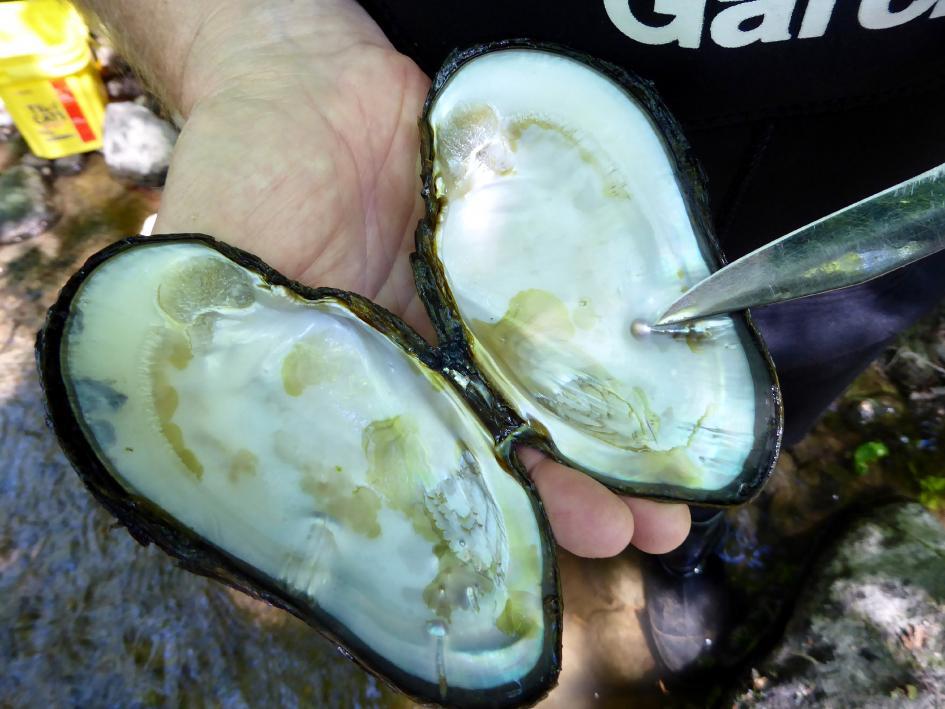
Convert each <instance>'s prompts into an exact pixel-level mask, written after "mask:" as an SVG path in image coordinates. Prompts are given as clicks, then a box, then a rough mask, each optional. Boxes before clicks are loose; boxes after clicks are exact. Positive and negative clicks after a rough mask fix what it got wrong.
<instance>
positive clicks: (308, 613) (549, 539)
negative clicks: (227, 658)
mask: <svg viewBox="0 0 945 709" xmlns="http://www.w3.org/2000/svg"><path fill="white" fill-rule="evenodd" d="M169 242H171V243H174V242H177V243H200V244H202V245H204V246H207V247H209V248H211V249H213V250H214V251H216V252H218V253H220V254H222V255H223V256H225V257H226V258H228V259H229V260H231V261H232V262H234V263H236V264H237V265H239V266H241V267H242V268H245V269H247V270H250V271H252V272H253V273H255V274H257V275H258V276H260V277H261V278H262V279H263V280H264V281H265V282H266V283H268V284H269V285H272V286H282V287H285V288H287V289H288V290H290V291H292V292H293V293H295V294H296V295H298V296H300V297H302V298H303V299H305V300H309V301H314V300H321V299H327V298H330V299H334V300H338V301H341V302H342V303H343V304H344V305H345V306H346V307H348V308H349V309H350V311H351V312H352V313H353V314H354V315H355V316H357V317H358V318H359V319H361V320H362V321H363V322H365V323H366V324H367V325H369V326H371V327H373V328H374V329H375V330H377V331H379V332H380V333H381V334H382V335H385V336H386V337H388V338H389V339H390V340H392V341H393V342H394V343H395V344H396V345H398V346H399V347H400V348H401V349H403V350H404V352H405V353H406V354H408V355H412V356H414V357H416V358H417V359H418V360H419V361H421V362H422V363H423V364H425V365H426V366H427V367H428V368H430V369H432V370H434V371H437V372H439V373H440V374H441V375H443V376H444V378H445V379H447V380H448V381H449V382H450V385H451V386H453V387H454V389H455V390H457V391H458V393H459V394H460V396H462V395H463V392H462V391H461V390H459V388H458V386H457V385H456V384H455V382H454V381H453V379H452V377H451V376H450V375H449V374H448V373H446V372H444V371H442V370H441V369H440V368H438V367H437V366H435V364H433V363H435V361H436V357H435V351H434V350H433V348H432V347H431V346H430V345H429V344H428V343H426V341H425V340H423V338H421V337H420V335H418V334H417V333H416V332H415V331H414V330H413V329H412V328H410V326H409V325H407V324H406V323H404V322H403V321H402V320H400V318H398V317H397V316H395V315H393V314H392V313H390V312H388V311H387V310H386V309H384V308H382V307H381V306H379V305H376V304H374V303H372V302H371V301H369V300H367V299H365V298H363V297H362V296H359V295H357V294H354V293H349V292H347V291H341V290H337V289H334V288H309V287H307V286H304V285H302V284H300V283H297V282H295V281H292V280H290V279H288V278H286V277H285V276H283V275H282V274H281V273H279V272H278V271H276V270H275V269H273V268H272V267H271V266H269V265H268V264H266V263H265V262H263V261H262V260H261V259H259V258H258V257H256V256H254V255H253V254H251V253H248V252H246V251H243V250H242V249H239V248H236V247H234V246H230V245H228V244H225V243H223V242H220V241H218V240H216V239H214V238H213V237H210V236H207V235H204V234H167V235H159V236H150V237H140V236H135V237H128V238H125V239H122V240H119V241H117V242H115V243H113V244H111V245H109V246H107V247H105V248H104V249H102V250H100V251H98V252H96V253H95V254H93V255H92V256H90V257H89V259H88V260H87V261H86V262H85V264H84V265H83V266H82V267H81V268H80V269H79V270H78V271H77V272H76V273H75V274H73V275H72V277H71V278H70V279H69V281H68V282H67V283H66V284H65V286H63V288H62V290H61V291H60V293H59V296H58V297H57V299H56V302H55V304H54V305H53V306H52V307H51V308H50V309H49V311H48V312H47V315H46V321H45V324H44V326H43V328H42V329H41V330H40V331H39V333H38V336H37V340H36V363H37V367H38V369H39V376H40V384H41V386H42V389H43V392H44V394H45V397H44V399H45V406H46V421H47V424H48V425H49V426H50V427H51V428H52V429H53V431H54V432H55V434H56V436H57V438H58V440H59V444H60V446H61V447H62V449H63V451H64V452H65V454H66V457H67V458H68V459H69V462H70V463H71V464H72V467H73V468H74V469H75V471H76V473H77V474H78V475H79V478H80V479H81V480H82V482H83V483H84V484H85V486H86V487H87V488H88V489H89V491H90V492H91V493H92V495H93V497H95V499H96V500H97V501H98V502H99V503H100V504H101V505H102V506H103V507H105V509H106V510H108V512H110V513H111V514H112V515H113V516H114V517H115V518H117V519H118V520H119V522H120V523H121V524H122V525H124V526H125V527H126V528H127V530H128V532H129V533H130V534H131V536H132V537H134V539H135V540H136V541H138V542H139V543H140V544H142V545H144V546H147V545H148V544H149V543H154V544H156V545H157V546H158V547H160V548H161V549H162V550H163V551H164V552H165V553H167V554H168V555H169V556H171V557H173V558H174V559H175V560H176V562H177V564H178V566H180V567H181V568H183V569H185V570H187V571H190V572H192V573H196V574H198V575H201V576H205V577H208V578H211V579H214V580H216V581H220V582H222V583H224V584H226V585H228V586H231V587H233V588H235V589H237V590H239V591H241V592H243V593H246V594H248V595H250V596H252V597H254V598H258V599H260V600H263V601H265V602H267V603H269V604H271V605H273V606H276V607H278V608H281V609H283V610H285V611H288V612H289V613H291V614H292V615H294V616H296V617H297V618H299V619H301V620H302V621H304V622H305V623H306V624H308V625H309V626H311V627H312V628H314V629H315V630H316V631H318V632H319V633H320V634H321V635H323V636H324V637H325V638H327V639H328V640H329V641H330V642H332V643H334V644H335V645H336V646H338V648H339V650H340V651H341V652H342V653H343V654H345V655H346V656H349V657H350V658H351V659H353V660H354V661H355V662H356V663H357V664H358V665H360V666H361V667H362V668H363V669H365V670H366V671H368V672H370V673H371V674H373V675H375V676H377V677H379V678H380V679H381V680H382V681H384V682H385V683H387V684H388V685H389V686H391V687H392V688H394V689H395V690H396V691H398V692H400V693H403V694H406V695H407V696H409V697H410V698H411V699H413V700H414V701H418V702H427V703H428V702H436V703H447V704H459V705H463V706H471V707H472V706H521V705H526V704H533V703H535V702H537V701H539V700H540V699H541V698H542V697H544V696H546V695H547V694H548V692H550V691H551V689H552V688H554V686H555V685H556V683H557V677H558V674H559V673H560V669H561V640H562V638H561V635H562V604H561V589H560V578H559V572H558V565H557V556H556V553H555V545H554V537H553V535H552V533H551V528H550V525H549V523H548V519H547V515H546V513H545V511H544V506H543V505H542V502H541V499H540V497H539V496H538V494H537V490H536V489H535V487H534V484H533V483H532V482H531V480H529V479H528V477H527V475H526V473H525V469H524V467H523V466H522V465H521V463H520V462H519V461H518V459H517V458H515V457H514V456H512V455H511V454H508V455H505V456H504V457H503V456H501V455H500V454H499V451H498V450H497V451H496V458H497V459H499V460H500V461H502V460H505V462H506V463H507V472H510V474H512V475H513V477H515V478H516V480H517V482H518V483H519V484H520V485H521V486H522V487H523V488H524V490H525V493H526V495H527V497H528V498H529V501H530V502H531V504H532V508H533V511H534V513H535V518H536V520H537V524H538V528H539V533H540V535H541V536H542V537H543V542H544V543H543V547H544V548H543V553H542V563H543V567H544V568H543V572H542V597H543V604H542V607H543V614H544V629H545V634H544V638H543V640H542V649H541V655H540V657H539V660H538V662H537V663H536V664H535V666H534V668H533V669H532V670H531V671H530V672H529V673H528V674H527V675H526V676H525V677H523V678H521V679H520V680H515V681H510V682H507V683H505V684H503V685H500V686H497V687H491V688H485V689H462V688H452V689H449V690H448V691H447V693H446V694H445V695H441V694H440V688H439V686H438V685H437V684H435V683H433V682H427V681H425V680H422V679H420V678H418V677H415V676H413V675H408V674H407V673H405V672H403V671H401V670H399V669H398V668H397V666H396V665H395V664H394V663H393V662H391V661H389V660H387V659H386V658H384V657H382V656H381V655H379V654H377V653H375V652H374V651H373V650H372V649H371V648H370V646H368V645H367V642H366V641H362V640H361V639H359V638H358V637H357V636H355V635H354V634H353V633H350V632H348V631H347V630H346V629H345V627H344V625H343V623H341V622H340V621H338V620H336V619H335V618H333V617H332V616H331V615H330V614H328V613H327V611H324V610H322V609H321V607H320V606H318V604H317V603H314V602H311V601H307V600H306V599H305V598H304V597H302V596H301V595H300V594H296V593H293V592H292V590H291V589H290V588H289V587H288V586H287V584H284V583H282V582H280V581H278V580H276V579H274V578H272V577H270V576H268V575H266V574H263V573H261V572H260V571H258V570H257V569H254V568H252V567H251V566H250V565H249V564H247V563H246V562H244V561H241V560H240V559H238V558H236V557H235V556H233V555H231V554H229V553H227V552H226V551H224V550H223V549H221V548H219V547H217V546H216V545H214V544H212V543H211V542H209V541H208V540H206V539H204V538H202V537H201V536H200V535H198V534H197V533H196V532H194V531H193V530H190V529H188V528H186V527H185V526H184V525H183V524H181V523H180V522H177V521H176V520H174V518H173V516H172V515H170V514H169V513H167V512H165V511H164V510H163V509H161V508H160V507H158V506H157V505H155V504H153V503H151V502H149V501H148V500H147V499H145V498H143V497H139V496H137V495H134V494H133V493H131V492H129V491H127V490H126V489H125V488H124V487H122V486H121V484H120V483H119V482H118V481H117V480H115V478H114V477H113V476H112V475H111V473H110V472H109V471H108V468H107V466H106V465H105V464H103V463H102V462H101V461H100V460H99V458H98V456H97V455H96V454H95V451H94V449H93V447H92V445H91V443H90V442H89V441H88V440H87V439H86V437H85V435H84V433H83V431H82V429H81V426H80V424H79V422H78V419H77V417H76V415H75V413H74V411H73V409H72V405H71V403H70V400H69V393H68V385H67V384H66V382H65V379H64V377H63V372H62V366H61V357H60V352H61V348H62V339H63V334H64V332H65V327H66V324H67V322H68V317H69V314H70V311H71V305H72V302H73V299H74V298H75V296H76V295H77V294H78V292H79V291H80V290H81V287H82V285H83V283H84V282H85V280H86V278H88V277H89V276H90V275H91V274H92V273H93V272H94V271H95V270H96V269H97V268H98V267H99V266H101V265H102V264H103V263H105V262H106V261H107V260H109V259H110V258H112V257H114V256H117V255H119V254H121V253H123V252H125V251H127V250H129V249H132V248H136V247H141V246H154V245H157V244H161V243H169ZM477 415H478V413H477ZM509 469H511V470H509Z"/></svg>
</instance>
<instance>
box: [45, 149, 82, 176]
mask: <svg viewBox="0 0 945 709" xmlns="http://www.w3.org/2000/svg"><path fill="white" fill-rule="evenodd" d="M88 158H89V154H88V153H79V154H78V155H67V156H65V157H64V158H56V159H55V160H53V161H52V171H53V174H54V175H56V176H57V177H63V176H69V175H78V174H79V173H80V172H82V170H83V169H84V168H85V164H86V162H88Z"/></svg>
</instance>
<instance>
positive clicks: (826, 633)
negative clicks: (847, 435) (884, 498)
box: [730, 503, 945, 708]
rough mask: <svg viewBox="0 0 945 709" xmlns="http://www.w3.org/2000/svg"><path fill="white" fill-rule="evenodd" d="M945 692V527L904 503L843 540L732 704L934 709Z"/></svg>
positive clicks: (865, 521)
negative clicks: (782, 635)
mask: <svg viewBox="0 0 945 709" xmlns="http://www.w3.org/2000/svg"><path fill="white" fill-rule="evenodd" d="M943 686H945V529H943V528H942V526H941V525H940V524H939V522H938V521H937V520H936V519H935V517H933V516H932V515H931V514H929V513H928V512H927V511H926V510H925V509H924V508H923V507H922V506H921V505H918V504H915V503H908V504H907V503H899V504H893V505H887V506H884V507H881V508H879V509H877V510H875V511H873V512H872V513H870V514H869V515H867V516H865V517H861V518H859V519H858V520H857V521H856V522H854V523H853V524H852V525H851V526H850V527H849V528H848V529H847V531H846V532H845V533H843V534H842V536H841V537H840V538H839V539H838V540H837V543H836V545H835V546H834V548H833V549H832V550H831V551H829V552H828V553H827V555H826V556H825V557H824V558H823V559H822V560H821V561H820V562H819V564H818V565H817V567H816V568H815V570H814V573H813V575H812V577H811V582H810V584H809V585H808V587H807V589H806V590H805V591H804V593H803V594H802V596H801V599H800V602H799V603H798V606H797V609H796V610H795V613H794V616H793V618H792V619H791V621H790V622H789V623H788V626H787V629H786V631H785V635H784V638H783V639H782V640H781V642H780V644H779V646H778V647H777V648H776V649H775V650H774V652H773V653H772V654H771V655H770V656H769V657H768V658H767V659H766V660H765V661H764V662H763V663H762V664H761V665H760V666H758V667H757V669H755V670H752V677H751V678H750V680H749V686H748V688H747V689H742V691H740V692H739V693H738V694H736V695H735V696H734V697H733V698H732V701H731V703H730V705H732V706H736V707H771V708H776V707H797V706H802V707H815V706H816V707H821V706H837V707H839V706H844V707H846V706H856V707H886V706H888V707H894V706H896V707H898V706H902V705H903V704H904V701H905V700H910V703H909V706H916V707H934V706H939V704H938V703H937V702H939V701H940V694H941V690H940V688H941V687H943Z"/></svg>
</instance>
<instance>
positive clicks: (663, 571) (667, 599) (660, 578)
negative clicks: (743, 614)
mask: <svg viewBox="0 0 945 709" xmlns="http://www.w3.org/2000/svg"><path fill="white" fill-rule="evenodd" d="M691 513H692V530H691V531H690V533H689V536H688V537H687V538H686V541H685V542H683V544H682V546H680V547H679V548H678V549H676V550H674V551H672V552H670V553H668V554H663V555H660V556H655V557H651V558H650V560H649V563H648V564H647V566H646V567H645V571H644V589H645V594H646V610H645V613H646V619H647V621H648V625H649V638H650V643H651V649H652V651H653V653H654V655H655V656H656V659H657V660H658V662H659V663H660V664H661V665H662V667H663V668H664V669H665V670H667V671H668V672H671V673H673V674H677V675H681V674H691V673H698V672H700V671H702V670H706V669H708V668H709V667H710V666H711V665H712V664H713V655H714V650H715V648H716V647H717V646H718V645H719V640H720V637H721V634H722V633H723V632H724V631H725V629H726V628H727V627H728V626H729V618H730V609H729V605H730V599H729V597H728V594H727V593H726V591H725V587H724V583H723V582H722V580H721V576H722V573H721V569H719V568H716V567H719V566H720V565H721V564H720V562H719V560H718V558H717V557H716V556H715V555H714V554H713V552H714V551H715V550H716V548H717V546H718V544H719V542H720V541H721V539H722V537H723V534H724V532H725V515H724V512H723V511H722V510H716V509H708V508H698V507H693V508H692V509H691Z"/></svg>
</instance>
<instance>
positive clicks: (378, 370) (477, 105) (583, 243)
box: [37, 42, 781, 706]
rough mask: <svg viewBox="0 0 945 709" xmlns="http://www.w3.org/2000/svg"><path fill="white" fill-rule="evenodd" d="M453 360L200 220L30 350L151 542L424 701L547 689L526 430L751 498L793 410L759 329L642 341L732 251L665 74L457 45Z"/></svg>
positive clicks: (152, 241)
mask: <svg viewBox="0 0 945 709" xmlns="http://www.w3.org/2000/svg"><path fill="white" fill-rule="evenodd" d="M421 135H422V152H423V154H422V169H423V182H424V197H425V199H426V202H427V212H426V215H425V217H424V219H423V221H422V222H421V224H420V226H419V228H418V231H417V253H416V254H415V256H414V259H413V265H414V271H415V275H416V277H417V285H418V289H419V291H420V294H421V296H422V297H423V299H424V301H425V303H426V305H427V307H428V310H429V311H430V314H431V316H432V319H433V321H434V324H435V326H436V328H437V331H438V336H439V338H440V342H439V345H438V346H436V347H432V346H430V345H429V344H427V343H426V342H424V341H423V340H422V339H421V338H420V337H419V336H417V335H416V334H415V333H414V332H413V331H412V330H411V329H410V328H409V327H408V326H407V325H405V324H404V323H403V322H401V321H400V320H399V319H398V318H396V317H394V316H393V315H391V314H390V313H388V312H387V311H385V310H384V309H382V308H380V307H378V306H376V305H374V304H372V303H371V302H369V301H367V300H365V299H364V298H361V297H359V296H357V295H354V294H351V293H347V292H343V291H337V290H333V289H325V288H322V289H311V288H306V287H303V286H301V285H299V284H297V283H293V282H291V281H289V280H288V279H286V278H285V277H283V276H281V275H280V274H278V273H276V272H275V271H273V270H272V269H271V268H269V267H268V266H267V265H266V264H264V263H262V262H261V261H259V260H258V259H257V258H256V257H254V256H252V255H251V254H248V253H246V252H244V251H240V250H238V249H235V248H232V247H229V246H227V245H225V244H223V243H221V242H218V241H215V240H214V239H212V238H210V237H206V236H202V235H187V234H182V235H167V236H161V237H152V238H131V239H126V240H123V241H121V242H118V243H117V244H114V245H112V246H110V247H109V248H107V249H105V250H104V251H102V252H99V253H98V254H96V255H95V256H93V257H92V258H91V259H90V260H89V261H88V262H87V263H86V264H85V266H83V268H82V269H81V270H80V271H79V272H78V273H77V274H75V276H73V278H72V279H71V280H70V281H69V282H68V284H67V285H66V286H65V287H64V289H63V290H62V292H61V294H60V297H59V299H58V301H57V302H56V304H55V305H54V306H53V307H52V308H51V309H50V312H49V315H48V318H47V323H46V326H45V328H44V329H43V331H42V332H41V333H40V337H39V340H38V343H37V360H38V364H39V368H40V372H41V377H42V382H43V387H44V390H45V393H46V397H47V408H48V412H49V417H50V421H51V423H52V425H53V427H54V429H55V431H56V434H57V435H58V437H59V439H60V442H61V443H62V446H63V449H64V450H65V451H66V453H67V455H68V457H69V459H70V460H71V462H72V463H73V465H74V466H75V467H76V470H77V471H78V473H79V475H80V476H81V478H82V479H83V481H84V482H85V484H86V485H87V486H88V487H89V489H90V490H91V491H92V492H93V494H94V495H95V496H96V497H97V499H98V500H99V501H100V502H101V503H102V504H103V505H104V506H105V507H106V508H107V509H108V510H109V511H110V512H111V513H112V514H114V515H115V516H116V517H117V518H118V519H119V520H120V521H121V522H122V523H123V524H124V525H125V526H126V527H127V528H128V529H129V531H130V532H131V533H132V534H133V535H134V536H135V538H136V539H138V540H139V541H142V542H144V543H147V542H154V543H156V544H158V545H159V546H160V547H161V548H163V549H164V550H165V551H167V552H168V553H169V554H171V555H172V556H174V557H176V558H177V560H178V561H179V563H180V564H181V565H182V566H183V567H184V568H187V569H189V570H191V571H194V572H196V573H200V574H204V575H207V576H210V577H213V578H216V579H219V580H221V581H223V582H225V583H228V584H230V585H232V586H234V587H236V588H239V589H241V590H243V591H246V592H248V593H250V594H252V595H255V596H257V597H259V598H262V599H264V600H266V601H269V602H271V603H273V604H274V605H277V606H279V607H281V608H284V609H286V610H288V611H290V612H292V613H294V614H295V615H297V616H299V617H300V618H302V619H303V620H305V621H307V622H309V623H310V624H312V625H313V626H314V627H316V628H318V629H319V630H320V631H322V632H323V633H325V634H326V635H328V636H329V637H330V638H332V639H333V640H334V641H335V642H337V643H338V644H340V645H342V646H343V647H344V648H345V649H346V651H347V652H349V653H350V654H351V655H352V656H353V657H354V658H355V659H356V660H357V661H358V662H360V663H361V664H362V665H364V666H365V667H366V668H368V669H369V670H371V671H373V672H375V673H377V674H378V675H380V676H382V677H383V678H385V679H386V680H388V681H389V682H390V683H392V684H393V685H394V686H396V687H397V688H399V689H400V690H401V691H404V692H406V693H407V694H409V695H411V696H413V697H414V698H416V699H418V700H420V701H424V702H437V703H443V704H460V705H467V706H472V705H480V706H515V705H523V704H529V703H533V702H535V701H537V700H538V699H539V698H540V697H541V696H543V695H544V694H545V693H546V692H547V691H548V690H549V689H550V688H551V687H552V686H553V684H554V682H555V679H556V677H557V675H558V672H559V669H560V657H561V652H560V643H561V605H560V592H559V587H558V577H557V566H556V562H555V552H554V546H553V541H552V537H551V534H550V530H549V528H548V524H547V520H546V518H545V515H544V512H543V510H542V506H541V503H540V501H539V500H538V498H537V495H536V494H535V491H534V488H533V486H532V485H531V483H530V482H529V481H528V480H527V478H526V477H525V475H524V471H523V469H522V467H521V464H520V463H519V462H518V459H517V457H516V455H515V453H514V444H516V443H519V442H521V443H528V444H530V445H535V446H538V447H540V448H543V449H544V450H546V451H547V452H549V453H550V454H551V455H553V456H555V457H556V458H558V459H559V460H561V461H563V462H565V463H567V464H569V465H572V466H574V467H576V468H579V469H581V470H583V471H585V472H587V473H588V474H591V475H593V476H594V477H596V478H597V479H599V480H601V481H602V482H604V483H605V484H607V485H608V486H610V487H612V488H613V489H615V490H617V491H619V492H623V493H632V494H641V495H647V496H650V497H656V498H660V499H675V500H685V501H698V502H704V503H709V504H735V503H740V502H744V501H746V500H747V499H749V498H750V497H751V496H752V495H753V494H754V493H756V492H757V491H758V490H759V489H760V486H761V484H763V481H764V479H765V478H766V477H767V475H768V474H769V472H770V470H771V468H772V466H773V463H774V459H775V457H776V454H777V448H778V445H779V441H780V427H781V423H780V419H781V410H780V398H779V395H778V392H777V386H776V383H775V379H774V375H773V371H772V369H771V364H770V360H769V359H768V357H767V354H766V353H765V350H764V347H763V345H762V343H761V341H760V338H759V337H758V335H757V333H756V332H755V330H754V328H753V327H752V325H751V323H750V320H749V319H748V317H747V315H738V316H735V317H719V318H716V319H714V320H713V323H712V328H711V329H710V330H705V331H698V330H692V331H687V332H685V333H683V334H681V335H680V334H676V335H666V334H655V333H652V334H649V335H644V336H641V335H640V333H639V331H636V332H635V331H634V328H632V327H631V326H632V324H633V323H634V322H636V321H647V320H652V318H654V317H655V316H656V315H657V314H658V311H659V309H660V307H661V306H663V305H665V304H666V303H667V302H669V301H670V300H672V296H673V295H675V294H676V293H678V292H679V291H680V289H684V288H685V287H686V286H687V285H689V284H691V283H693V282H695V281H696V280H698V279H700V278H701V277H703V276H704V275H706V274H707V273H709V272H710V271H712V270H714V269H715V268H717V267H718V265H719V262H720V258H721V257H720V254H719V252H718V250H717V248H716V247H715V245H714V242H713V241H712V239H711V236H710V234H709V232H708V228H707V226H706V220H705V218H704V216H703V215H704V213H705V211H704V204H703V200H702V197H701V194H702V192H701V183H700V182H699V179H700V178H699V174H698V172H697V171H696V170H695V168H694V167H693V166H692V164H691V161H690V160H689V159H688V157H687V155H686V150H685V146H684V143H683V141H682V138H681V135H680V133H679V131H678V129H677V128H676V127H675V124H674V123H673V121H672V119H671V118H670V117H669V116H668V114H667V113H666V112H665V110H664V109H663V108H662V107H661V105H660V104H659V102H658V101H657V99H656V98H655V97H654V96H653V94H652V91H651V90H650V89H649V88H648V87H647V86H646V85H645V84H643V83H641V82H639V81H637V80H635V79H632V78H631V77H629V76H628V75H626V74H625V73H623V72H621V71H619V70H617V69H615V68H613V67H610V66H608V65H603V64H599V63H596V62H594V61H593V60H590V59H586V58H582V57H578V56H576V55H574V54H572V53H570V52H568V51H566V50H563V49H560V48H552V47H546V46H541V45H534V44H530V43H526V42H505V43H499V44H495V45H489V46H486V47H479V48H476V49H474V50H470V51H467V52H463V53H458V54H455V55H454V56H453V57H451V58H450V59H449V60H448V62H447V64H446V65H445V66H444V68H443V70H442V71H441V72H440V74H439V75H438V76H437V78H436V80H435V81H434V85H433V89H432V90H431V93H430V96H429V98H428V101H427V104H426V106H425V109H424V114H423V119H422V122H421Z"/></svg>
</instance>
